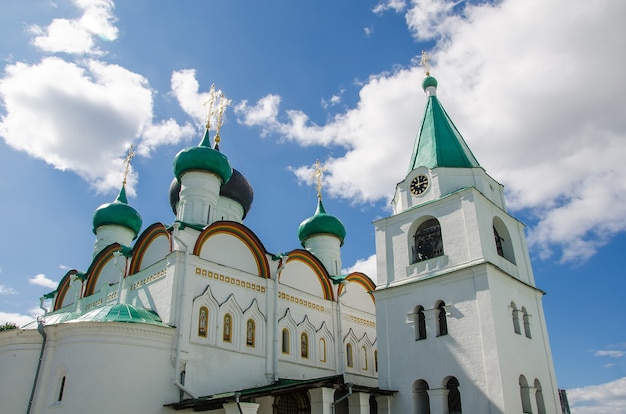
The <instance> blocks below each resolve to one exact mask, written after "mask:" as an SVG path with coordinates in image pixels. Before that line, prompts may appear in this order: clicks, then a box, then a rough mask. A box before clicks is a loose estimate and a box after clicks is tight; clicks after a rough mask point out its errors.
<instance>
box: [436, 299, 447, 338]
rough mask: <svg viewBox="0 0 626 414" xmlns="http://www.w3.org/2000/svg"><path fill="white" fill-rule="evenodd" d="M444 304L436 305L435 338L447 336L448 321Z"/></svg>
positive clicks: (441, 302)
mask: <svg viewBox="0 0 626 414" xmlns="http://www.w3.org/2000/svg"><path fill="white" fill-rule="evenodd" d="M445 306H446V304H445V302H443V301H440V302H439V304H438V305H437V309H439V312H438V313H437V322H438V323H437V325H438V326H437V327H438V330H439V332H437V336H443V335H447V334H448V319H447V316H446V308H445Z"/></svg>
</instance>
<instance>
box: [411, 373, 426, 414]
mask: <svg viewBox="0 0 626 414" xmlns="http://www.w3.org/2000/svg"><path fill="white" fill-rule="evenodd" d="M428 389H429V387H428V383H427V382H426V381H424V380H417V381H415V383H414V384H413V407H414V411H413V412H414V413H415V414H430V398H429V397H428Z"/></svg>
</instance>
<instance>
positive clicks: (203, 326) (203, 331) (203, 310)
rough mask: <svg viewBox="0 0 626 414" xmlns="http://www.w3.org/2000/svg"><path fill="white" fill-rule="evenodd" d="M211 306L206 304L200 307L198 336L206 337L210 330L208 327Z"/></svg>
mask: <svg viewBox="0 0 626 414" xmlns="http://www.w3.org/2000/svg"><path fill="white" fill-rule="evenodd" d="M208 321H209V308H207V307H206V306H202V307H200V310H199V311H198V336H200V337H203V338H206V337H207V334H208V331H207V327H208V325H209V322H208Z"/></svg>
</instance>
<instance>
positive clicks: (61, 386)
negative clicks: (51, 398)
mask: <svg viewBox="0 0 626 414" xmlns="http://www.w3.org/2000/svg"><path fill="white" fill-rule="evenodd" d="M63 392H65V376H63V378H61V384H60V386H59V396H58V398H57V401H63Z"/></svg>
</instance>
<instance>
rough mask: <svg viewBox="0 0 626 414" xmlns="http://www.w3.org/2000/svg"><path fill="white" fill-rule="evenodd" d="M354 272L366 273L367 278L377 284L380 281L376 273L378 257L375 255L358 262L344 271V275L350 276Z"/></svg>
mask: <svg viewBox="0 0 626 414" xmlns="http://www.w3.org/2000/svg"><path fill="white" fill-rule="evenodd" d="M352 272H361V273H365V274H366V275H367V276H369V278H370V279H372V280H373V281H374V283H376V282H377V280H378V279H377V278H376V276H377V274H378V273H377V272H376V255H375V254H373V255H371V256H370V257H368V258H366V259H360V260H357V261H356V263H355V264H354V265H353V266H351V267H349V268H347V269H344V270H342V273H343V274H350V273H352Z"/></svg>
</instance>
